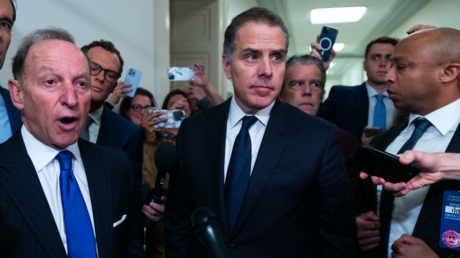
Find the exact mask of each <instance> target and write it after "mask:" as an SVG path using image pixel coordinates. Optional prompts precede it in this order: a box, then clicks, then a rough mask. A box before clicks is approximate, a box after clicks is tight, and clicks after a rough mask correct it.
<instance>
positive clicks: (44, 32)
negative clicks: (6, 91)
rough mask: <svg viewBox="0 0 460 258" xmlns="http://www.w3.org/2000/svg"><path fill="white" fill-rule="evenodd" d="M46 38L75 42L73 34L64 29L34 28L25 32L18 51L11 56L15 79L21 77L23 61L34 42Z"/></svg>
mask: <svg viewBox="0 0 460 258" xmlns="http://www.w3.org/2000/svg"><path fill="white" fill-rule="evenodd" d="M48 39H57V40H63V41H67V42H70V43H72V44H75V40H74V38H73V36H72V35H71V34H70V33H68V32H67V31H66V30H64V29H60V28H49V29H41V30H35V31H32V32H31V33H29V34H27V35H26V36H25V37H24V39H23V40H22V41H21V44H19V48H18V51H17V52H16V55H15V56H14V57H13V76H14V79H15V80H21V79H22V73H23V71H24V62H25V60H26V57H27V53H29V49H30V48H31V47H32V46H33V45H34V44H36V43H38V42H40V41H43V40H48Z"/></svg>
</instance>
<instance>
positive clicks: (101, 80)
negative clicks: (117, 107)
mask: <svg viewBox="0 0 460 258" xmlns="http://www.w3.org/2000/svg"><path fill="white" fill-rule="evenodd" d="M93 76H94V78H95V79H96V80H97V81H99V82H100V83H103V82H104V71H101V72H100V73H98V74H96V75H93Z"/></svg>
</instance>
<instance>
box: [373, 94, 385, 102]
mask: <svg viewBox="0 0 460 258" xmlns="http://www.w3.org/2000/svg"><path fill="white" fill-rule="evenodd" d="M375 98H376V99H377V102H383V99H384V98H385V95H383V94H377V95H375Z"/></svg>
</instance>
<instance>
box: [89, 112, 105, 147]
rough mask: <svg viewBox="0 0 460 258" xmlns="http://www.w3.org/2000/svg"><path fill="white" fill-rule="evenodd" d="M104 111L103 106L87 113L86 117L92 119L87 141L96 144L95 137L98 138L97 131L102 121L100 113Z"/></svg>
mask: <svg viewBox="0 0 460 258" xmlns="http://www.w3.org/2000/svg"><path fill="white" fill-rule="evenodd" d="M103 111H104V105H102V107H101V108H99V109H98V110H96V111H94V112H93V113H89V114H88V116H89V117H91V118H92V119H93V123H91V125H90V126H89V141H90V142H92V143H96V142H97V137H98V136H99V129H100V128H101V121H102V112H103Z"/></svg>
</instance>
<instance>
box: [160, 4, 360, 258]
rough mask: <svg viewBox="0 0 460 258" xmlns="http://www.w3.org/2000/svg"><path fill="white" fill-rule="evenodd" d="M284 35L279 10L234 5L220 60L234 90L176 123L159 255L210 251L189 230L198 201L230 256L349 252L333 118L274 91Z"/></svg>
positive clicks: (346, 194)
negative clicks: (174, 163)
mask: <svg viewBox="0 0 460 258" xmlns="http://www.w3.org/2000/svg"><path fill="white" fill-rule="evenodd" d="M288 39H289V35H288V32H287V29H286V27H285V26H284V24H283V21H282V20H281V18H280V17H279V16H277V15H276V14H274V13H272V12H270V11H269V10H267V9H264V8H251V9H249V10H247V11H245V12H243V13H241V14H239V15H238V16H236V17H235V18H234V19H233V21H232V23H231V24H230V25H229V27H228V28H227V30H226V32H225V41H224V42H225V43H224V53H223V56H222V64H223V67H224V72H225V74H226V76H227V78H229V79H231V80H232V82H233V87H234V90H235V91H234V92H235V95H234V96H233V97H232V98H231V99H230V100H228V101H226V102H225V103H223V104H221V105H218V106H216V107H214V108H212V109H209V110H207V111H204V112H202V113H200V114H198V115H195V116H192V117H190V118H189V119H186V120H185V121H184V122H183V123H182V126H181V129H180V130H179V134H178V137H177V140H176V146H177V150H178V159H179V169H178V171H177V173H176V175H175V176H172V178H171V180H170V187H169V192H168V198H167V200H166V212H165V245H166V256H167V257H169V258H176V257H210V256H209V254H208V253H207V251H206V248H205V246H203V245H202V244H201V243H200V242H199V241H198V240H197V238H196V237H193V235H192V234H193V232H192V226H191V221H190V215H191V214H192V212H193V211H194V210H195V209H196V208H198V207H202V206H206V207H209V208H210V209H211V210H213V211H214V212H215V213H216V214H217V217H218V219H219V222H220V224H221V225H222V228H223V232H224V238H225V241H226V245H227V247H228V251H229V253H230V255H231V256H232V257H242V258H245V257H251V258H254V257H353V256H354V253H353V249H354V248H353V246H354V245H355V237H354V236H353V234H354V232H355V222H354V218H353V216H354V215H353V208H352V204H351V201H350V189H349V188H350V187H349V183H348V180H347V174H346V172H345V166H344V163H343V158H342V155H341V151H340V147H339V145H338V143H337V132H336V127H335V126H333V125H331V124H330V123H327V122H326V121H324V120H322V119H319V118H316V117H314V116H310V115H308V114H306V113H305V112H302V111H301V110H299V109H297V108H294V107H292V106H290V105H288V104H285V103H283V102H281V101H279V100H276V98H277V96H278V94H279V92H280V90H281V86H282V80H283V75H284V71H285V64H286V54H287V47H288V44H289V43H288ZM307 132H308V133H307Z"/></svg>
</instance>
